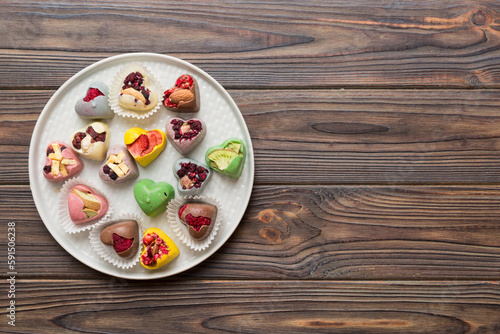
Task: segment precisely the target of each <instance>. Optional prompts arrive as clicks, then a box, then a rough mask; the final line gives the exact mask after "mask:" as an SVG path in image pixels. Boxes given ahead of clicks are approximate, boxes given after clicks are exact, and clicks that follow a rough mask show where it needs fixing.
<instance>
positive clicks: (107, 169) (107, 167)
mask: <svg viewBox="0 0 500 334" xmlns="http://www.w3.org/2000/svg"><path fill="white" fill-rule="evenodd" d="M110 170H111V168H109V166H108V165H104V166H102V171H103V172H104V174H109V171H110Z"/></svg>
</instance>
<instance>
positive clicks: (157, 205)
mask: <svg viewBox="0 0 500 334" xmlns="http://www.w3.org/2000/svg"><path fill="white" fill-rule="evenodd" d="M134 197H135V200H136V201H137V204H139V206H140V207H141V209H142V211H144V213H145V214H147V215H148V216H150V217H156V216H158V215H159V214H160V213H162V212H164V211H165V210H166V209H167V205H168V203H169V202H170V201H171V200H172V199H174V197H175V190H174V187H172V185H171V184H169V183H167V182H154V181H153V180H150V179H142V180H140V181H139V182H137V183H136V184H135V186H134Z"/></svg>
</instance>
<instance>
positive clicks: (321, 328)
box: [0, 278, 500, 334]
mask: <svg viewBox="0 0 500 334" xmlns="http://www.w3.org/2000/svg"><path fill="white" fill-rule="evenodd" d="M0 286H1V287H2V290H6V289H7V288H8V286H7V283H6V282H1V283H0ZM16 288H17V289H19V293H18V294H17V296H16V298H17V299H16V303H19V307H18V309H17V312H18V319H17V321H16V327H15V330H14V329H13V330H10V329H9V328H6V329H5V333H15V332H18V331H28V330H30V329H33V328H36V329H37V333H54V332H58V333H61V332H63V331H64V332H68V333H76V332H85V333H120V334H122V333H136V332H138V331H139V332H144V331H143V330H144V329H147V328H151V326H154V329H155V331H160V332H169V333H264V332H266V333H269V332H273V333H332V332H335V333H408V334H412V333H415V334H417V333H418V334H422V333H438V332H440V333H444V332H446V333H454V334H480V333H495V332H498V331H499V330H500V322H499V319H498V314H499V312H500V306H499V305H500V289H499V284H498V282H468V281H465V282H451V283H450V282H414V281H409V282H399V281H395V282H359V281H350V282H314V281H303V282H300V284H298V283H297V282H296V281H281V280H280V281H198V280H165V279H164V280H157V281H154V282H136V281H125V280H119V279H115V278H109V279H104V280H86V281H81V280H41V281H30V280H23V279H21V280H19V281H17V282H16ZM6 312H7V311H6V310H5V309H4V308H2V310H0V315H1V316H2V317H3V318H6ZM146 319H155V321H154V322H150V321H149V322H148V321H147V320H146Z"/></svg>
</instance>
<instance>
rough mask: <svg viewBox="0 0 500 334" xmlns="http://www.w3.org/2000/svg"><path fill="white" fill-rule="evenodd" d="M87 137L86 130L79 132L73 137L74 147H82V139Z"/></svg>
mask: <svg viewBox="0 0 500 334" xmlns="http://www.w3.org/2000/svg"><path fill="white" fill-rule="evenodd" d="M85 137H87V134H86V133H85V132H77V133H76V134H75V136H74V137H73V142H72V143H73V147H74V148H76V149H77V150H79V149H81V148H82V140H83V138H85Z"/></svg>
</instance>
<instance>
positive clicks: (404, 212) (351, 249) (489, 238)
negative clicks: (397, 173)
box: [0, 186, 500, 280]
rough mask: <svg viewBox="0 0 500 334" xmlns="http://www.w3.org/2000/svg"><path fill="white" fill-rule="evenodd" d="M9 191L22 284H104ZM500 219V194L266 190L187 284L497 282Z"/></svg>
mask: <svg viewBox="0 0 500 334" xmlns="http://www.w3.org/2000/svg"><path fill="white" fill-rule="evenodd" d="M0 191H1V192H0V193H1V194H2V197H3V198H2V200H1V201H0V210H1V212H3V217H2V220H4V221H5V222H7V221H15V222H16V223H17V225H16V226H17V243H18V245H19V254H18V256H19V264H18V271H19V272H20V273H24V274H22V276H23V277H25V278H28V277H60V278H63V277H65V278H71V277H75V276H79V277H81V278H84V277H96V275H97V276H98V277H102V276H99V275H98V274H97V273H96V272H94V271H93V270H90V269H88V268H86V267H85V266H83V265H81V264H79V263H78V262H77V261H76V260H74V259H73V258H72V257H71V256H69V255H67V254H66V253H65V252H63V251H62V249H61V248H60V247H59V246H58V245H57V243H56V242H55V240H53V239H52V237H51V236H50V235H49V234H48V232H47V230H46V228H45V226H44V225H43V223H42V222H41V221H40V219H39V217H38V215H37V213H36V209H35V207H34V203H33V200H32V198H31V194H30V191H29V189H28V187H26V186H2V187H0ZM499 219H500V187H498V186H485V187H432V186H429V187H410V186H400V187H368V186H359V187H344V186H338V187H311V186H304V187H291V186H288V187H278V186H257V187H255V189H254V191H253V194H252V198H251V201H250V204H249V208H248V209H247V211H246V213H245V215H244V217H243V220H242V222H241V223H240V225H239V226H238V228H237V230H236V232H235V233H234V234H233V236H232V237H231V238H230V239H229V241H228V242H227V243H226V244H225V245H224V246H223V247H222V248H221V249H220V250H219V251H218V252H217V253H216V254H215V255H213V256H212V257H210V258H209V259H208V260H206V261H205V262H204V263H203V264H201V265H199V266H197V267H196V268H195V269H193V270H190V271H188V272H186V273H183V274H180V275H178V276H179V277H199V278H210V279H214V278H217V277H218V278H245V279H248V278H254V279H261V278H270V279H276V278H295V279H310V278H314V279H416V278H420V279H472V278H477V279H482V280H490V279H498V278H499V277H500V226H499V225H498V220H499ZM2 243H4V244H6V240H5V239H2ZM69 268H71V270H68V269H69Z"/></svg>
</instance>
